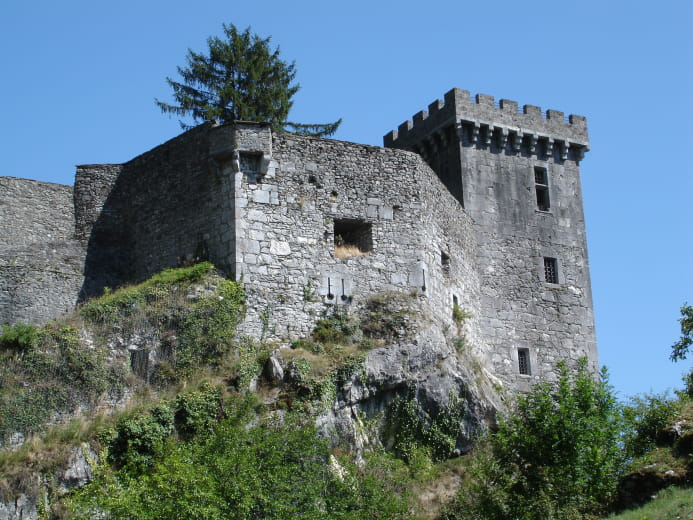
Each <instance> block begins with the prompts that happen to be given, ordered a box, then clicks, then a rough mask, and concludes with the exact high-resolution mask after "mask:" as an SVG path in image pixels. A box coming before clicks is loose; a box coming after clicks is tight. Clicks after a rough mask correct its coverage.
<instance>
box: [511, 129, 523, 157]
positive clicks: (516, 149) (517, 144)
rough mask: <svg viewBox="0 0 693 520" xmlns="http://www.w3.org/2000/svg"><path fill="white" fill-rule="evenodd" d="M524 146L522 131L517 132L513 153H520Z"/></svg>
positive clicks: (514, 138)
mask: <svg viewBox="0 0 693 520" xmlns="http://www.w3.org/2000/svg"><path fill="white" fill-rule="evenodd" d="M521 146H522V132H519V131H518V132H517V133H516V134H515V135H514V137H513V153H520V147H521Z"/></svg>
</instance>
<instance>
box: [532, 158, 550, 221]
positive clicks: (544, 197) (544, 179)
mask: <svg viewBox="0 0 693 520" xmlns="http://www.w3.org/2000/svg"><path fill="white" fill-rule="evenodd" d="M534 187H535V190H536V192H537V209H538V210H539V211H548V210H549V208H550V207H551V201H550V200H549V174H548V172H547V171H546V168H540V167H535V168H534Z"/></svg>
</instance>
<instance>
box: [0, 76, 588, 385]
mask: <svg viewBox="0 0 693 520" xmlns="http://www.w3.org/2000/svg"><path fill="white" fill-rule="evenodd" d="M385 142H386V144H387V145H388V146H391V147H393V148H379V147H374V146H364V145H358V144H354V143H345V142H340V141H333V140H324V139H317V138H309V137H300V136H296V135H293V134H288V133H273V132H271V130H270V127H269V126H268V125H266V124H258V123H239V124H236V125H212V124H204V125H201V126H199V127H197V128H194V129H192V130H190V131H188V132H186V133H184V134H182V135H180V136H178V137H176V138H175V139H172V140H170V141H168V142H166V143H164V144H162V145H161V146H159V147H157V148H155V149H153V150H151V151H149V152H146V153H144V154H142V155H141V156H139V157H136V158H135V159H133V160H131V161H129V162H128V163H125V164H123V165H83V166H80V167H78V170H77V178H76V183H75V190H74V192H75V194H74V208H75V215H76V216H73V213H72V209H71V204H70V203H69V198H70V195H71V189H70V188H69V187H62V186H61V187H58V186H55V185H48V184H45V183H35V182H33V181H22V180H18V179H6V178H3V179H0V187H2V188H3V197H1V198H0V199H1V200H0V212H2V213H0V216H2V217H3V218H2V221H0V241H4V242H0V244H2V245H3V246H4V249H3V250H2V254H0V260H1V263H0V269H2V270H3V271H2V273H0V283H2V286H1V287H2V290H1V291H0V308H2V309H4V310H3V311H2V312H4V314H2V315H0V318H2V319H3V320H5V321H11V320H15V319H17V316H20V317H21V318H22V319H25V318H26V319H32V317H37V319H38V320H45V319H47V318H48V317H50V316H53V315H55V313H56V312H58V311H60V312H62V310H63V309H64V308H67V307H70V306H71V305H73V304H74V301H75V294H79V295H80V297H81V298H86V297H89V296H93V295H98V294H100V293H101V292H102V291H103V288H104V287H105V286H110V287H117V286H118V285H121V284H123V283H131V282H136V281H140V280H142V279H145V278H146V277H148V276H150V275H152V274H154V273H156V272H158V271H160V270H162V269H164V268H168V267H175V266H179V265H181V264H185V263H189V262H193V261H197V260H210V261H212V262H213V263H215V264H216V265H217V266H218V267H220V268H221V269H222V270H224V271H225V272H226V274H227V275H229V276H231V277H234V278H235V279H237V280H242V281H243V282H244V284H245V287H246V289H247V292H248V300H247V302H248V312H247V319H246V321H245V322H244V324H243V326H242V331H241V332H242V333H243V334H248V335H250V336H252V337H254V338H258V339H269V340H274V341H280V342H286V341H288V340H291V339H296V338H299V337H302V336H305V335H307V334H309V333H310V331H311V330H312V328H313V326H314V323H315V321H316V320H317V319H318V318H319V317H320V316H321V315H323V314H325V313H329V312H333V310H334V309H345V310H346V309H351V310H352V311H353V310H356V309H358V308H359V306H361V305H363V304H364V303H365V302H366V300H367V299H368V298H370V297H372V296H373V295H375V294H378V293H383V292H391V291H395V292H399V293H405V294H407V295H411V296H412V297H413V298H416V299H417V301H418V305H419V309H420V312H421V314H422V315H425V316H427V318H428V320H429V322H430V323H431V324H435V325H436V326H437V327H438V330H441V331H445V334H446V337H447V340H446V341H453V340H454V343H455V344H457V345H459V346H460V349H461V350H463V352H462V353H461V355H463V356H467V357H468V358H469V361H470V363H471V362H474V363H476V364H478V365H480V366H482V367H485V368H487V369H488V371H490V372H493V373H494V374H495V375H496V376H498V377H500V378H501V380H503V381H504V382H505V383H506V384H507V385H509V386H510V387H512V388H528V385H529V384H530V383H531V382H532V381H536V380H546V379H551V378H552V377H553V375H554V374H555V365H556V362H557V361H558V360H561V359H565V360H568V361H574V360H576V359H577V358H578V357H579V356H582V355H587V356H588V357H589V358H590V359H591V360H592V362H593V363H594V364H595V366H596V346H595V338H594V319H593V314H592V302H591V292H590V280H589V269H588V261H587V251H586V244H585V231H584V217H583V214H582V195H581V188H580V171H579V161H580V160H581V159H582V157H583V154H584V152H585V151H586V150H587V149H588V147H589V141H588V136H587V126H586V121H585V119H584V118H583V117H581V116H570V118H569V119H568V121H566V120H565V118H564V116H563V113H562V112H558V111H555V110H548V111H546V113H543V112H542V111H541V109H540V108H538V107H533V106H530V105H525V106H524V108H523V110H522V112H520V111H518V104H517V103H516V102H514V101H509V100H501V102H500V103H499V104H498V106H496V104H495V102H494V99H493V98H492V97H491V96H484V95H478V96H477V97H476V99H475V102H473V101H471V99H470V97H469V93H468V92H466V91H460V90H457V89H453V90H451V91H450V92H448V93H447V94H446V95H445V100H444V101H436V102H434V103H432V104H431V105H430V106H429V111H428V112H426V111H421V112H419V113H417V114H416V115H415V116H414V117H413V122H409V121H408V122H406V123H404V124H402V125H400V127H399V129H398V131H397V132H391V133H390V134H388V135H387V136H386V137H385ZM396 148H400V149H396ZM405 149H407V150H411V151H406V150H405ZM412 151H415V152H416V153H412ZM434 171H435V173H434ZM538 171H541V172H544V174H545V175H546V178H547V180H546V186H545V187H544V188H545V193H546V194H548V201H549V202H550V203H547V204H545V205H546V206H547V207H540V206H542V204H540V203H539V202H538V199H537V181H536V177H535V175H536V172H538ZM436 174H437V176H436ZM29 208H31V210H29ZM35 208H39V210H38V211H36V210H35ZM16 230H19V233H18V235H19V236H18V237H17V238H13V236H14V235H15V234H17V233H16ZM73 233H74V237H75V238H76V240H73V239H72V238H70V237H72V236H73ZM342 246H351V247H352V253H351V254H347V255H346V256H344V255H340V254H338V250H339V251H343V247H342ZM10 253H12V254H10ZM547 258H550V259H555V261H556V264H557V272H558V279H557V280H554V281H550V282H549V281H546V278H545V264H544V262H545V259H547ZM82 262H83V265H84V279H83V281H82V278H81V276H82V274H81V271H80V265H82ZM80 283H81V287H80V288H79V289H75V286H77V285H80ZM455 304H457V306H458V307H459V308H460V309H463V310H464V311H465V312H466V314H467V315H468V316H469V317H467V318H466V319H464V320H462V321H460V320H455V319H453V315H452V309H453V307H454V305H455ZM50 308H53V310H52V311H51V310H50ZM7 309H12V310H9V311H8V310H7ZM518 353H523V355H524V354H528V356H529V357H528V365H529V368H530V370H529V374H520V370H519V361H518V355H519V354H518Z"/></svg>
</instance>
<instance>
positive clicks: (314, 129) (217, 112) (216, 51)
mask: <svg viewBox="0 0 693 520" xmlns="http://www.w3.org/2000/svg"><path fill="white" fill-rule="evenodd" d="M223 28H224V37H223V38H219V37H217V36H213V37H210V38H208V39H207V46H208V52H207V53H206V54H205V53H197V52H194V51H192V50H190V49H188V55H187V57H186V59H187V62H188V65H187V67H178V73H179V74H180V76H181V78H182V79H181V81H174V80H172V79H171V78H166V81H167V82H168V84H169V85H170V86H171V88H172V89H173V97H174V99H175V101H176V103H177V104H169V103H164V102H163V101H159V100H158V99H155V101H156V104H157V105H158V106H159V108H160V109H161V111H162V112H164V113H167V114H175V115H176V116H180V117H186V116H191V117H192V118H193V120H194V121H195V123H196V124H198V123H202V122H204V121H214V120H218V121H220V122H222V123H229V122H234V121H260V122H267V123H271V124H272V126H273V127H274V128H275V129H284V128H287V129H290V130H291V131H294V132H296V133H298V134H301V135H312V136H326V135H331V134H333V133H334V132H336V131H337V128H338V127H339V124H340V123H341V122H342V120H341V119H340V120H339V121H336V122H334V123H328V124H300V123H292V122H290V121H288V116H289V110H290V109H291V106H292V105H293V101H292V98H293V96H294V95H295V94H296V92H298V90H299V88H300V85H298V84H297V83H293V81H294V78H295V76H296V66H295V64H294V63H293V62H291V63H287V62H285V61H283V60H282V59H281V58H280V57H279V48H278V47H277V48H276V49H274V50H272V49H271V48H270V38H266V39H262V38H260V37H259V36H257V35H256V34H252V33H251V32H250V27H248V28H247V29H245V30H244V31H242V32H241V31H239V30H238V29H237V28H236V27H235V26H234V25H233V24H229V25H226V24H224V25H223ZM181 126H182V127H183V128H187V127H188V126H189V125H186V124H185V123H183V122H182V121H181Z"/></svg>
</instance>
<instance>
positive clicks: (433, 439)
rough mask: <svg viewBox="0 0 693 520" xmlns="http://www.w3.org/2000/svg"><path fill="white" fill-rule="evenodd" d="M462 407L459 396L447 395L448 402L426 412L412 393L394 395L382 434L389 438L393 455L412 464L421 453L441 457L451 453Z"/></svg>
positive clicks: (434, 457)
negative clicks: (444, 405) (440, 407)
mask: <svg viewBox="0 0 693 520" xmlns="http://www.w3.org/2000/svg"><path fill="white" fill-rule="evenodd" d="M463 415H464V409H463V407H462V404H461V403H460V400H459V399H457V398H455V397H451V398H450V402H449V403H448V405H447V406H446V407H445V408H443V409H441V410H439V411H438V412H437V413H433V414H431V415H429V414H428V413H426V412H425V411H424V410H423V408H421V405H420V404H419V402H418V401H417V400H416V398H415V397H414V395H409V396H407V397H398V398H397V399H395V400H394V401H393V402H392V404H391V405H390V407H389V408H388V410H387V414H386V418H385V421H386V426H385V435H386V436H387V437H389V438H390V439H392V441H393V444H392V451H393V453H394V454H395V456H396V457H398V458H401V459H402V460H404V461H405V462H407V463H409V464H412V463H413V462H414V461H415V460H418V464H420V463H421V460H420V459H421V457H422V455H427V456H428V458H429V460H433V461H442V460H445V459H448V458H450V457H451V456H452V454H453V451H454V450H455V444H456V442H457V436H458V435H459V433H460V422H461V421H462V418H463Z"/></svg>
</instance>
